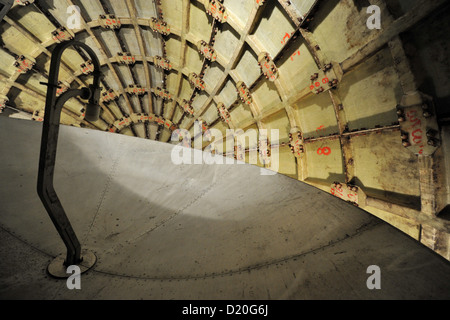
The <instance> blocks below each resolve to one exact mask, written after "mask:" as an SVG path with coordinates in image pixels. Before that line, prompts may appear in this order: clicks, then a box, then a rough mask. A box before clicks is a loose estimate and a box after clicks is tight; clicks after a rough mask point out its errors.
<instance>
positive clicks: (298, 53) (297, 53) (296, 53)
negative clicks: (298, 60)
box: [291, 50, 300, 61]
mask: <svg viewBox="0 0 450 320" xmlns="http://www.w3.org/2000/svg"><path fill="white" fill-rule="evenodd" d="M296 55H300V50H298V51H297V52H295V53H294V54H293V55H292V56H291V60H292V61H294V56H296Z"/></svg>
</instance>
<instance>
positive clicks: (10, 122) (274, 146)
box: [0, 0, 450, 299]
mask: <svg viewBox="0 0 450 320" xmlns="http://www.w3.org/2000/svg"><path fill="white" fill-rule="evenodd" d="M2 8H3V5H2V7H0V10H1V9H2ZM4 11H5V10H4ZM1 12H3V11H1ZM449 14H450V4H449V3H448V1H445V0H438V1H432V2H430V1H424V0H414V1H406V0H395V1H383V0H342V1H338V0H330V1H317V0H288V1H285V0H279V1H275V0H274V1H268V0H165V1H158V0H154V1H147V0H126V1H121V0H111V1H106V0H95V1H92V0H89V1H88V0H28V1H22V0H18V1H15V2H14V4H13V5H12V7H11V8H10V9H9V10H8V11H7V12H6V14H5V16H4V17H3V19H2V20H1V22H0V39H1V42H0V46H1V48H0V134H1V136H0V137H1V139H0V153H1V158H0V160H1V163H2V166H1V169H0V174H1V175H0V177H1V186H0V203H1V205H0V219H1V220H0V235H1V237H2V249H1V252H0V253H1V257H2V259H1V262H0V263H1V264H2V268H1V269H2V271H1V272H2V273H0V281H1V283H3V288H1V289H0V296H1V297H5V298H10V297H12V298H24V297H25V298H26V297H29V298H39V297H40V296H42V294H41V292H44V295H45V298H48V299H59V298H74V297H75V298H76V297H77V296H76V295H75V293H73V292H68V291H66V290H64V289H61V287H62V286H64V284H62V285H61V282H60V281H59V282H58V280H55V279H52V277H50V276H49V275H48V274H46V273H45V268H46V266H47V265H48V263H49V261H50V260H52V259H53V258H55V257H57V256H58V255H59V254H61V253H63V252H64V250H65V249H64V246H63V244H62V243H61V241H60V239H59V238H58V235H57V233H56V231H55V230H54V226H53V225H52V224H51V221H50V219H49V217H48V215H47V214H46V212H45V209H44V208H43V206H42V204H41V203H40V202H39V199H38V197H37V194H36V190H35V187H36V179H37V178H36V174H37V165H38V161H39V147H40V142H41V141H40V138H41V134H42V123H43V121H44V119H45V103H46V95H47V88H48V87H47V86H45V85H42V83H48V81H49V70H50V61H51V57H52V52H53V50H54V49H55V47H56V46H57V45H58V44H60V43H64V42H66V41H71V40H76V41H80V42H82V43H84V44H86V45H88V46H89V47H90V48H92V49H93V51H94V52H95V54H96V55H97V56H98V58H99V61H100V65H101V73H102V74H103V76H104V77H103V79H102V80H101V86H102V88H103V91H102V93H101V95H100V97H101V98H100V108H101V112H100V117H99V119H98V120H96V121H88V120H87V119H86V106H87V103H88V101H87V100H83V99H81V98H79V97H78V98H73V99H70V100H69V101H68V102H67V103H65V105H64V107H63V109H62V113H61V136H60V141H59V144H58V157H57V159H58V161H57V166H56V174H55V184H56V185H55V187H56V191H57V192H58V194H59V196H60V198H61V201H62V203H63V205H64V208H65V209H66V212H67V214H68V216H69V218H70V220H71V221H72V223H73V226H74V229H75V230H76V232H77V234H78V236H79V238H80V241H81V242H82V245H83V247H86V248H89V249H90V250H92V251H93V252H95V254H96V256H97V259H98V261H97V263H96V266H95V267H94V268H93V270H92V271H88V272H87V273H86V277H87V278H88V279H90V281H91V283H92V287H90V288H89V289H86V290H84V291H82V293H81V297H83V298H92V297H94V298H110V297H119V298H142V297H144V298H150V299H152V298H156V299H158V298H159V299H161V298H162V299H165V298H167V299H172V298H187V299H189V298H192V299H196V298H217V299H220V298H230V299H240V298H243V299H245V298H247V299H252V298H255V299H272V298H276V299H296V298H300V299H302V298H323V297H333V298H334V297H338V298H348V297H350V298H363V299H365V298H368V299H370V298H391V297H400V298H408V297H412V298H430V297H438V298H448V297H449V295H450V286H449V283H450V281H449V278H448V274H450V272H448V271H449V264H448V261H449V260H450V139H449V138H450V127H449V125H450V109H449V103H450V75H449V74H450V73H449V71H450V67H449V66H450V65H449V59H448V50H449V47H450V38H449V37H448V36H447V35H448V34H449V33H450V22H449V21H450V20H449V19H448V18H449ZM93 71H94V68H93V64H92V61H90V59H89V56H88V55H87V54H86V52H85V51H83V50H82V49H81V48H79V47H76V46H73V47H70V48H69V49H67V50H66V51H65V53H64V55H63V56H62V59H61V68H60V73H59V78H58V84H57V85H58V89H57V96H58V97H59V96H61V95H62V94H64V93H65V92H67V91H68V90H70V89H81V88H84V87H88V86H89V85H90V84H92V78H93V77H92V73H93ZM27 120H30V121H27ZM174 150H176V152H174ZM185 155H187V156H185ZM183 156H185V157H183ZM20 261H22V262H23V261H25V263H22V265H20V263H19V262H20ZM370 265H380V267H381V269H382V270H383V269H384V270H388V271H389V272H391V273H390V274H389V275H388V276H387V277H388V282H389V284H388V285H387V288H388V289H386V290H385V291H383V292H378V293H374V292H373V291H367V287H366V279H367V274H366V272H365V271H366V269H367V267H369V266H370ZM33 266H38V267H37V269H36V268H34V267H33ZM30 268H31V269H30ZM362 269H364V270H363V271H361V270H362ZM42 270H44V271H42ZM405 273H406V275H405ZM17 274H22V275H23V277H21V276H18V275H17ZM17 277H19V278H20V279H19V280H17ZM339 277H340V279H341V280H339V281H336V280H335V279H336V278H339ZM411 279H415V280H417V283H418V285H417V287H418V288H419V290H413V289H411V288H412V287H411V286H412V285H411V284H410V282H409V281H410V280H411ZM333 281H335V282H333ZM28 282H31V283H32V287H34V288H36V290H35V291H32V290H28V289H27V285H26V283H28ZM275 283H276V284H275ZM330 283H334V286H331V287H330ZM383 283H385V282H383ZM108 284H109V286H110V287H109V286H108ZM419 284H420V285H419ZM188 287H189V288H192V290H186V288H188ZM206 287H208V288H209V289H205V288H206ZM99 288H103V289H101V290H100V289H99ZM105 288H106V289H105ZM119 288H128V291H127V294H123V291H121V290H119ZM217 288H220V290H219V289H217ZM305 288H307V289H308V290H304V289H305ZM325 288H327V289H325ZM150 289H151V290H150ZM221 290H222V291H221ZM118 291H120V292H121V293H118ZM149 292H151V294H150V293H149ZM152 294H153V295H152ZM383 294H384V295H383Z"/></svg>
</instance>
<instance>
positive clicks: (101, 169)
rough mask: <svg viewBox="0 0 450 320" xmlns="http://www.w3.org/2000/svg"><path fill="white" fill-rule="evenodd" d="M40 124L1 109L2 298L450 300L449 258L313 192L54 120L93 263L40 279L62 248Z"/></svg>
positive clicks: (63, 186)
mask: <svg viewBox="0 0 450 320" xmlns="http://www.w3.org/2000/svg"><path fill="white" fill-rule="evenodd" d="M41 130H42V127H41V124H40V123H35V122H30V121H24V120H13V119H8V118H1V117H0V137H1V139H0V163H1V166H0V181H1V183H0V213H1V214H0V243H1V245H0V298H2V299H141V298H142V299H225V300H227V299H450V263H449V262H448V261H446V260H444V259H443V258H441V257H440V256H438V255H437V254H435V253H434V252H432V251H431V250H429V249H428V248H426V247H424V246H422V245H421V244H419V243H418V242H416V241H414V240H413V239H411V238H409V237H408V236H406V235H404V234H403V233H401V232H399V231H398V230H396V229H394V228H393V227H391V226H389V225H387V224H386V223H384V222H382V221H380V220H378V219H377V218H375V217H373V216H371V215H369V214H367V213H366V212H364V211H362V210H360V209H358V208H356V207H354V206H351V205H349V204H347V203H345V202H343V201H341V200H339V199H337V198H334V197H332V196H331V195H329V194H326V193H324V192H322V191H320V190H318V189H315V188H313V187H311V186H308V185H306V184H303V183H301V182H298V181H296V180H293V179H290V178H288V177H285V176H282V175H274V176H262V175H260V169H259V168H257V167H254V166H250V165H247V164H234V165H213V166H210V165H181V166H176V165H174V164H172V162H171V159H170V153H171V148H172V147H171V145H168V144H163V143H159V142H155V141H149V140H144V139H137V138H130V137H126V136H123V135H116V134H108V133H104V132H99V131H93V130H85V129H78V128H73V127H62V128H61V134H60V140H59V141H60V143H59V147H58V148H59V149H58V159H57V168H56V175H55V189H56V191H57V193H58V195H59V197H60V200H61V202H62V204H63V206H64V208H65V211H66V213H67V215H68V216H69V218H70V219H71V221H72V225H73V227H74V229H75V231H76V232H77V235H78V237H79V239H80V241H81V243H82V245H83V247H84V248H87V249H90V250H92V251H94V252H95V254H96V255H97V258H98V261H97V264H96V265H95V267H94V269H92V270H90V271H88V272H87V273H86V274H83V275H82V277H81V290H68V289H67V287H66V282H65V281H64V280H56V279H53V278H51V277H50V276H48V275H47V274H46V267H47V265H48V263H49V262H50V261H51V260H52V259H53V258H54V257H55V256H57V255H59V254H61V253H64V252H65V248H64V246H63V244H62V241H61V240H60V239H59V238H58V235H57V233H56V230H55V228H54V226H53V225H52V223H51V221H50V219H49V217H48V215H47V213H46V211H45V209H44V207H43V205H42V204H41V202H40V200H39V198H38V196H37V193H36V181H37V168H38V158H39V148H40V136H41ZM371 265H377V266H379V267H380V268H381V290H369V289H368V288H367V285H366V281H367V278H368V277H369V276H370V275H369V274H367V273H366V271H367V268H368V267H369V266H371Z"/></svg>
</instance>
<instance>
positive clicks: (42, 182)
mask: <svg viewBox="0 0 450 320" xmlns="http://www.w3.org/2000/svg"><path fill="white" fill-rule="evenodd" d="M72 45H75V46H79V47H82V48H83V49H84V50H85V51H86V52H87V53H88V54H89V55H90V57H91V60H92V62H93V64H94V67H95V69H94V82H93V85H91V86H90V87H89V88H82V89H79V90H75V89H69V90H68V91H67V92H65V93H64V94H62V95H61V96H60V97H59V98H58V99H57V98H56V89H57V87H58V85H57V83H58V75H59V67H60V64H61V56H62V54H63V52H64V50H65V49H67V48H68V47H69V46H72ZM49 73H50V74H49V79H48V81H49V83H48V84H46V85H47V86H48V90H47V99H46V105H45V116H44V124H43V129H42V140H41V153H40V159H39V173H38V183H37V192H38V195H39V197H40V199H41V201H42V203H43V204H44V207H45V209H46V210H47V213H48V214H49V216H50V219H51V220H52V222H53V224H54V225H55V227H56V230H57V231H58V233H59V235H60V236H61V239H62V240H63V242H64V244H65V246H66V248H67V254H66V256H65V259H61V258H60V257H58V258H57V259H55V260H54V262H52V264H55V263H56V264H57V267H56V268H55V267H52V268H50V266H49V272H50V273H51V274H53V275H54V276H57V277H68V275H66V273H65V270H66V268H67V267H68V266H70V265H80V264H82V266H83V267H84V268H83V269H85V270H84V271H86V270H87V269H89V268H90V267H92V266H93V264H94V263H95V261H96V258H95V255H94V256H93V254H89V258H88V259H83V254H82V251H81V244H80V242H79V241H78V238H77V236H76V234H75V231H74V230H73V228H72V225H71V224H70V221H69V219H68V217H67V215H66V213H65V211H64V209H63V207H62V204H61V202H60V201H59V199H58V196H57V194H56V191H55V189H54V186H53V176H54V171H55V162H56V151H57V145H58V135H59V123H60V118H61V111H62V108H63V106H64V104H65V102H66V101H67V100H69V99H70V98H73V97H76V96H80V97H81V98H82V99H86V100H87V99H89V103H88V106H87V108H86V109H87V110H86V118H89V119H88V120H91V121H95V120H97V119H98V116H99V112H100V110H99V105H98V99H99V96H100V90H101V88H100V87H99V84H100V80H101V74H100V63H99V60H98V58H97V56H96V54H95V53H94V51H93V50H92V49H91V48H89V47H88V46H87V45H85V44H84V43H81V42H77V41H70V42H65V43H61V44H59V45H57V46H56V47H55V49H54V51H53V54H52V61H51V65H50V72H49ZM92 256H93V257H92ZM83 260H88V261H83ZM52 264H51V265H52ZM91 264H92V265H91ZM50 269H51V270H50Z"/></svg>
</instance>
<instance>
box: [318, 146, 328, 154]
mask: <svg viewBox="0 0 450 320" xmlns="http://www.w3.org/2000/svg"><path fill="white" fill-rule="evenodd" d="M317 154H318V155H320V156H322V155H324V156H329V155H330V154H331V149H330V148H329V147H324V148H319V149H317Z"/></svg>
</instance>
